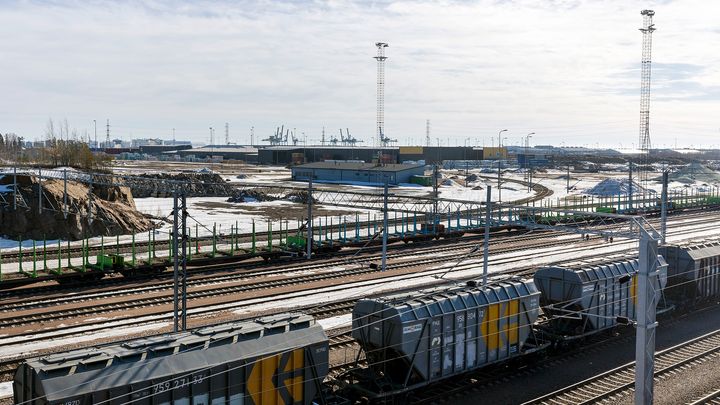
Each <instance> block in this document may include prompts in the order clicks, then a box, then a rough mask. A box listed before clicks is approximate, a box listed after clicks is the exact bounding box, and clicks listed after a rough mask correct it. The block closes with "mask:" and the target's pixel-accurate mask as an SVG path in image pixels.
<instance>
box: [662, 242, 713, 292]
mask: <svg viewBox="0 0 720 405" xmlns="http://www.w3.org/2000/svg"><path fill="white" fill-rule="evenodd" d="M660 253H661V254H662V255H663V256H664V257H665V259H666V260H667V262H668V288H667V294H666V295H667V296H668V298H669V299H671V300H672V301H673V302H674V303H675V304H676V305H683V304H693V303H695V302H697V301H704V300H709V299H713V298H717V297H718V296H720V241H718V240H713V241H709V242H687V243H682V244H677V245H667V246H662V247H660Z"/></svg>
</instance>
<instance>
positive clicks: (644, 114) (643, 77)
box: [638, 10, 655, 184]
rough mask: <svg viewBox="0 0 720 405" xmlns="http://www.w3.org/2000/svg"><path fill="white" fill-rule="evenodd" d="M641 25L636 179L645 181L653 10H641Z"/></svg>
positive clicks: (646, 175) (647, 152) (648, 134)
mask: <svg viewBox="0 0 720 405" xmlns="http://www.w3.org/2000/svg"><path fill="white" fill-rule="evenodd" d="M640 14H641V15H642V16H643V27H642V28H640V32H642V34H643V40H642V61H641V62H642V63H641V65H642V68H641V71H640V143H639V145H640V153H641V162H640V166H639V168H638V179H639V180H640V181H642V182H643V184H646V183H647V177H648V171H647V165H649V164H650V64H651V56H652V33H653V31H655V24H653V16H654V15H655V11H653V10H643V11H641V12H640Z"/></svg>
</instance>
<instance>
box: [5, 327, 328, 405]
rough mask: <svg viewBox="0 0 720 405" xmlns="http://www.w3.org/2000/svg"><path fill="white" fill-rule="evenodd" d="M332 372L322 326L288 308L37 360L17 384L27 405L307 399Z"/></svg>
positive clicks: (207, 404) (23, 368) (23, 369)
mask: <svg viewBox="0 0 720 405" xmlns="http://www.w3.org/2000/svg"><path fill="white" fill-rule="evenodd" d="M327 373H328V340H327V337H326V336H325V333H324V331H323V329H322V327H321V326H320V325H318V324H316V323H315V321H314V320H313V318H312V317H310V316H307V315H300V314H284V315H279V316H273V317H266V318H261V319H258V320H256V321H246V322H236V323H229V324H224V325H219V326H214V327H206V328H201V329H198V330H195V331H193V332H181V333H176V334H166V335H160V336H155V337H149V338H141V339H136V340H129V341H126V342H124V343H120V344H111V345H105V346H100V347H97V348H92V349H81V350H74V351H70V352H66V353H59V354H53V355H49V356H44V357H38V358H33V359H30V360H27V361H26V362H25V363H23V364H22V365H20V367H19V368H18V370H17V373H16V374H15V380H14V382H13V390H14V395H15V403H24V404H28V405H40V404H64V405H85V404H88V405H89V404H97V403H101V402H102V403H107V404H109V405H113V404H127V403H132V404H137V405H144V404H162V405H165V404H167V405H170V404H184V405H191V404H193V405H199V404H203V405H216V404H231V405H240V404H244V405H248V404H256V405H259V404H308V403H311V402H312V401H313V399H314V398H315V397H316V395H317V394H318V393H319V392H320V386H321V384H322V380H323V379H324V378H325V377H326V375H327ZM105 401H106V402H105Z"/></svg>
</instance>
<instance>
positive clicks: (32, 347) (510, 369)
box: [0, 169, 720, 404]
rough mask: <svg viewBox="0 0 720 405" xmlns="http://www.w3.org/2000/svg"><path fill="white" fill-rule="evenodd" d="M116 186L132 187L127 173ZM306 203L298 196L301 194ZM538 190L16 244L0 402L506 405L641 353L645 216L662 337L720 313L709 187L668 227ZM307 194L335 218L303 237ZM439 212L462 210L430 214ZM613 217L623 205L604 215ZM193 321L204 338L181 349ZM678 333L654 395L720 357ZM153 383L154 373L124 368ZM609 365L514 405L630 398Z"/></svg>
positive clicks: (0, 339) (402, 195) (421, 196)
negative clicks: (631, 352)
mask: <svg viewBox="0 0 720 405" xmlns="http://www.w3.org/2000/svg"><path fill="white" fill-rule="evenodd" d="M126 170H127V169H126ZM277 171H278V169H274V170H273V172H274V173H275V174H274V175H277V174H276V173H277ZM49 173H51V172H49V171H46V175H48V176H50V174H49ZM452 173H453V172H452V171H451V172H447V174H444V175H445V176H450V175H452ZM15 175H17V173H16V172H15ZM28 175H30V176H35V174H33V173H32V172H31V173H29V174H28ZM46 181H57V180H56V179H55V180H46ZM80 181H81V180H80ZM93 181H95V182H97V183H99V182H101V181H102V180H101V179H100V178H99V177H95V178H94V179H93ZM106 181H107V180H106ZM112 181H114V182H116V184H114V185H116V186H126V185H127V186H128V187H131V186H135V187H137V186H136V185H135V184H136V183H137V180H133V179H131V178H124V177H117V178H113V180H112ZM515 181H516V182H517V183H516V184H518V185H520V186H525V187H527V186H528V184H527V182H523V180H522V179H518V180H515ZM228 184H230V185H231V186H232V185H233V182H229V183H228ZM484 184H491V183H484ZM508 184H512V183H508ZM108 186H111V185H110V184H108ZM163 186H167V184H165V185H163V184H162V183H159V182H158V183H157V184H154V187H155V188H159V187H163ZM235 186H237V187H238V189H240V190H248V189H251V188H252V189H253V190H255V191H254V192H255V193H257V194H254V195H256V196H258V195H260V194H259V193H260V192H264V193H266V194H271V193H276V194H277V195H282V194H283V193H287V192H286V191H278V189H277V185H274V186H272V187H275V188H276V189H271V188H270V186H269V185H268V184H266V183H264V182H263V181H257V182H256V183H255V184H254V186H250V185H249V184H248V183H245V182H243V183H237V182H236V184H235ZM291 187H294V188H295V189H294V190H295V191H293V193H294V195H298V193H297V190H300V189H302V185H301V184H298V185H294V186H291ZM306 187H307V186H306ZM452 187H456V186H452ZM464 187H469V186H468V185H465V186H464ZM487 188H491V187H490V186H488V187H487ZM528 190H529V191H527V194H526V195H522V194H518V195H516V196H514V197H515V200H514V201H512V202H510V203H506V205H503V204H493V205H488V204H482V203H481V202H478V201H472V200H466V201H463V200H462V199H450V198H445V199H443V198H442V197H441V196H439V197H435V198H433V197H432V195H431V196H430V197H428V196H427V194H425V193H423V192H420V193H418V192H417V191H415V190H414V189H406V190H400V189H398V190H393V192H392V193H388V192H385V193H384V194H383V191H382V189H381V190H380V191H377V190H372V189H368V190H367V191H366V190H363V189H360V190H357V189H354V190H352V189H351V190H348V189H344V188H342V187H334V186H328V185H321V186H318V187H312V188H310V187H307V190H306V192H307V193H308V196H309V197H308V198H305V199H304V200H298V201H295V202H287V203H283V204H287V205H284V209H283V213H284V216H275V215H274V214H272V213H271V212H272V211H270V212H266V213H264V214H260V215H258V212H262V211H258V209H260V210H262V209H263V205H266V206H269V207H270V208H271V209H272V206H273V204H277V203H275V202H272V201H271V202H269V203H262V202H255V201H252V200H251V201H250V202H244V203H240V210H239V211H236V214H235V215H233V214H231V213H227V214H223V215H222V217H221V218H219V222H213V223H212V224H211V223H209V222H208V221H207V220H206V219H205V218H212V213H213V212H214V211H217V210H218V207H221V208H220V210H221V211H223V210H230V209H229V208H228V207H227V206H224V205H222V204H224V203H222V202H221V201H220V199H218V198H216V197H207V199H209V200H212V199H213V198H214V199H215V200H216V201H217V202H216V203H214V204H210V205H207V204H202V203H201V204H196V205H194V206H190V207H189V209H188V210H187V211H188V213H187V214H186V216H187V217H196V218H199V220H198V221H197V222H196V224H195V225H194V226H188V225H186V228H187V229H186V232H184V234H183V233H182V231H180V230H178V228H177V227H173V226H172V225H173V224H174V222H173V219H172V217H173V212H174V209H173V207H172V206H171V211H170V213H167V212H164V210H165V208H162V207H167V206H168V204H167V203H166V202H162V201H160V200H159V199H155V200H152V199H151V200H149V201H148V202H150V201H155V203H156V206H155V207H153V208H151V210H155V211H160V214H158V215H154V217H155V218H156V219H155V220H156V221H157V222H156V224H157V225H156V227H155V230H154V231H150V232H142V233H137V234H132V235H129V236H128V235H118V236H117V237H115V238H112V237H108V238H99V239H98V238H97V237H95V238H88V239H84V240H80V241H73V242H65V241H63V242H58V241H51V242H50V243H48V242H47V241H43V242H42V245H41V246H39V245H40V244H39V243H38V242H37V241H36V242H33V243H34V244H35V249H34V250H33V249H32V248H29V247H28V246H29V245H28V242H18V245H17V247H11V246H12V244H11V243H7V242H6V246H7V247H8V248H7V249H4V250H3V251H2V258H1V259H0V262H1V263H0V266H2V269H3V272H2V275H3V278H2V281H0V287H2V289H1V290H0V302H1V303H2V310H1V311H0V357H1V358H2V362H1V363H0V370H2V372H3V375H2V377H1V378H2V380H3V381H6V382H5V383H3V387H4V388H2V389H0V392H5V393H7V394H6V395H13V396H14V400H15V402H17V403H25V402H27V401H33V398H44V399H42V401H47V402H41V403H68V402H72V401H80V402H79V403H97V402H102V401H104V400H110V399H112V398H115V397H117V398H133V399H132V400H133V401H142V402H144V401H152V402H147V403H156V401H160V402H163V401H167V400H170V399H172V401H178V399H173V398H180V397H178V395H180V396H181V397H182V396H190V397H192V398H193V400H192V402H193V403H216V402H217V401H222V402H223V403H225V402H229V403H235V401H240V399H239V398H245V400H246V401H248V400H249V401H252V403H256V404H260V403H263V404H264V403H311V402H315V403H327V404H353V403H364V402H371V403H442V402H445V401H448V400H449V399H450V398H451V399H452V401H460V402H462V401H467V403H475V402H474V401H475V400H474V399H473V398H476V395H478V392H482V393H483V395H485V396H486V397H488V398H491V397H493V396H495V395H499V397H498V398H501V397H502V395H503V394H502V390H501V389H500V388H498V391H497V394H494V393H493V389H494V388H493V387H496V386H497V387H503V386H504V385H507V384H510V383H512V382H513V381H517V380H518V379H523V378H528V377H527V376H532V375H534V373H537V372H538V371H534V370H543V373H546V374H553V373H554V372H555V371H554V370H555V368H556V367H555V366H553V364H564V363H566V362H572V361H578V360H577V358H578V357H581V356H584V355H589V354H586V352H587V353H598V355H600V356H602V353H604V352H605V351H608V350H609V351H611V352H612V351H613V349H610V348H611V347H613V346H621V345H627V344H628V343H632V337H633V333H632V332H633V327H632V323H633V320H634V319H636V318H637V313H636V311H637V309H636V306H637V305H638V301H637V299H638V298H637V294H638V293H637V291H638V290H639V287H638V279H637V274H638V273H637V272H638V271H639V266H640V264H639V262H638V243H637V240H636V239H633V238H632V237H628V236H627V235H628V233H627V232H625V231H624V229H625V228H628V229H632V227H633V225H632V222H631V220H630V218H644V219H643V221H644V222H642V223H641V224H643V226H646V227H648V228H649V229H661V228H662V229H664V230H665V235H664V237H665V243H664V244H663V245H661V247H660V249H659V252H660V254H662V256H661V257H663V258H664V259H663V261H662V262H660V264H661V265H663V266H665V267H664V270H663V272H662V274H661V275H660V276H659V277H658V278H656V279H655V281H654V283H655V284H654V286H655V287H654V288H655V289H656V290H657V291H662V293H661V294H660V295H659V298H660V299H659V300H658V307H657V311H658V314H659V316H660V329H659V330H660V331H661V332H660V333H661V334H662V333H665V332H664V331H665V330H667V329H665V327H666V326H665V324H666V323H667V324H668V325H670V326H668V327H669V328H672V326H671V325H678V324H681V323H682V322H688V321H687V320H685V318H686V317H687V318H691V317H692V316H703V314H707V313H708V312H711V311H712V306H713V303H714V300H715V299H716V297H717V295H718V294H720V288H718V285H720V284H718V282H719V279H720V275H718V274H720V273H717V268H716V266H717V264H716V263H718V262H717V260H718V257H720V234H718V233H717V232H716V230H715V229H714V228H713V227H708V226H707V225H708V223H717V222H720V206H716V205H715V204H714V199H713V198H714V194H712V191H710V192H708V193H704V194H703V193H700V192H698V193H696V194H694V195H693V194H688V195H685V194H683V195H682V196H680V195H677V196H674V198H672V201H673V202H674V205H673V206H672V207H668V208H670V209H668V210H666V211H667V212H668V213H669V214H668V215H667V219H665V216H663V215H661V214H662V212H661V210H660V209H659V207H660V206H659V204H658V202H657V199H656V197H650V196H649V195H648V196H645V197H643V196H639V197H636V198H635V200H634V201H632V202H630V201H624V200H622V199H619V200H618V199H615V198H611V199H607V200H602V199H598V200H597V201H595V200H593V201H587V199H585V200H582V201H577V200H576V199H574V200H569V199H567V197H565V198H563V200H564V201H563V202H562V203H561V204H557V201H556V203H555V205H553V201H552V198H553V191H552V190H553V186H552V185H551V184H550V183H547V185H545V186H542V185H541V186H536V187H528ZM244 192H245V193H247V191H244ZM343 194H347V195H343ZM437 194H438V195H440V193H437ZM681 197H682V198H681ZM175 198H177V197H175ZM311 199H312V201H313V204H312V205H314V206H316V207H314V208H315V209H318V210H319V212H321V214H320V215H318V217H317V218H315V219H314V220H313V221H307V218H308V217H313V216H314V214H313V213H312V212H311V211H310V212H308V211H307V210H306V208H308V207H307V206H308V205H310V204H308V201H309V200H311ZM172 200H173V199H172V198H170V201H172ZM137 201H138V202H140V201H142V199H137ZM569 201H573V202H569ZM436 203H437V204H439V205H441V207H452V208H440V209H438V210H437V211H435V212H433V211H432V209H433V208H429V207H432V205H433V204H436ZM138 204H140V205H141V206H142V204H147V203H146V202H140V203H138ZM219 204H220V205H219ZM230 204H232V203H230ZM253 205H254V207H253ZM292 205H297V206H299V208H298V207H292V208H291V206H292ZM146 206H147V205H146ZM608 206H611V207H620V209H619V210H618V209H617V208H613V210H612V211H613V212H612V213H603V212H601V211H602V210H600V209H598V208H597V207H608ZM247 207H252V208H253V210H252V211H247ZM384 207H387V208H384ZM631 207H634V208H633V211H630V209H631ZM55 209H57V210H58V211H62V209H63V207H62V206H60V207H55ZM309 209H311V210H312V209H313V208H309ZM203 210H204V211H203ZM333 210H336V211H333ZM178 212H179V213H181V211H179V210H178ZM230 212H232V211H230ZM246 212H252V214H250V215H248V214H247V213H246ZM615 212H623V213H624V215H619V214H615ZM243 213H244V214H243ZM293 213H294V214H293ZM328 213H332V214H330V215H328ZM628 213H629V214H630V215H628ZM638 213H642V214H643V217H640V216H637V214H638ZM208 214H209V215H208ZM181 215H182V213H181ZM307 215H309V216H307ZM632 215H636V216H634V217H633V216H632ZM247 216H249V217H250V219H251V221H247ZM163 217H164V218H163ZM168 218H170V219H169V220H168ZM200 218H202V219H200ZM100 220H102V219H100ZM175 220H177V219H175ZM223 221H225V222H223ZM168 223H169V225H167V224H168ZM223 228H224V229H223ZM196 229H200V230H202V231H198V230H196ZM384 229H388V232H383V230H384ZM486 232H487V233H486ZM174 235H177V238H174ZM306 236H310V237H311V238H312V239H311V240H312V241H313V242H312V243H311V244H310V245H311V246H310V250H308V243H307V241H308V240H309V239H307V237H306ZM486 236H487V261H485V260H484V258H483V255H482V249H483V244H484V243H485V240H486ZM183 242H184V243H185V245H186V246H185V248H182V244H183ZM309 252H311V253H310V254H311V255H312V256H309V254H308V253H309ZM176 260H177V262H176ZM174 263H178V265H177V267H175V264H174ZM182 264H184V266H183V265H182ZM31 268H32V269H33V270H30V269H31ZM484 268H487V273H485V275H484ZM177 272H180V275H181V276H182V277H181V278H180V281H178V278H177V275H178V274H177ZM484 277H487V281H484ZM573 277H576V279H575V280H576V281H572V280H573ZM179 282H180V283H181V284H178V283H179ZM572 286H575V287H572ZM178 288H180V293H178ZM183 291H184V293H183ZM471 297H472V298H471ZM178 308H179V309H178ZM410 314H412V316H411V317H409V318H408V316H409V315H410ZM693 314H698V315H693ZM431 321H432V322H431ZM628 324H630V326H628ZM179 325H181V326H180V327H179V329H187V330H188V332H182V331H178V332H175V331H174V330H175V329H177V328H178V326H179ZM394 331H398V332H394ZM683 336H685V337H686V338H687V339H688V342H681V343H677V342H676V340H677V339H675V340H673V339H671V338H668V341H669V342H676V344H675V347H669V348H667V349H662V351H659V352H658V357H657V359H656V360H657V366H659V367H660V368H659V369H656V378H659V379H660V381H662V380H663V378H664V377H663V376H664V375H667V374H668V373H670V374H672V373H674V372H675V371H674V370H676V369H686V368H688V367H691V366H692V365H696V366H697V365H698V364H702V363H704V362H705V361H706V360H705V359H712V358H713V356H714V355H715V352H716V350H717V347H718V346H717V345H715V344H714V343H712V342H714V341H713V340H712V339H715V338H716V332H711V331H708V333H707V336H701V337H697V338H695V337H693V336H687V334H685V335H683ZM706 342H709V343H706ZM663 344H665V341H664V340H663ZM436 345H437V346H436ZM695 347H698V349H697V350H694V348H695ZM678 351H679V353H680V354H675V353H676V352H678ZM223 353H224V354H223ZM230 353H250V354H242V355H241V356H240V357H237V356H238V355H237V354H232V355H231V354H230ZM580 353H582V354H580ZM233 356H236V357H235V360H232V358H233ZM624 358H626V357H623V356H620V355H619V356H618V360H617V361H621V360H622V359H624ZM212 359H217V360H212ZM220 359H223V360H220ZM150 364H155V366H153V367H151V368H148V367H146V366H145V365H150ZM688 365H690V366H688ZM117 367H122V368H120V369H118V368H117ZM138 367H140V368H139V369H138V370H147V371H143V373H144V374H143V373H130V370H134V369H136V368H138ZM218 367H220V368H218ZM256 368H257V369H256ZM560 368H562V366H560ZM609 368H613V369H612V370H608V369H609ZM165 369H167V371H162V370H165ZM608 369H602V368H598V369H597V370H596V375H592V376H588V372H583V373H578V374H577V375H578V376H587V379H586V380H582V381H580V380H577V381H576V380H573V379H572V378H567V380H566V385H562V386H558V384H557V382H556V383H554V384H547V385H545V386H544V387H535V388H532V389H528V390H526V391H525V394H524V395H515V396H514V397H513V399H512V400H509V402H507V403H520V402H526V401H530V403H594V402H596V401H599V400H601V399H603V400H605V401H606V402H607V401H610V402H612V401H622V400H623V398H627V397H628V395H629V394H628V393H630V395H631V393H632V388H633V384H634V369H633V368H632V365H621V364H618V366H617V368H615V367H609V366H608ZM121 370H124V371H121ZM150 370H158V371H152V372H151V371H150ZM170 370H173V371H170ZM223 370H227V371H223ZM557 372H558V373H562V371H559V370H558V371H557ZM277 373H281V374H277ZM282 373H284V374H282ZM113 375H119V376H122V378H119V377H118V378H110V377H109V376H113ZM232 375H234V377H231V376H232ZM131 376H132V377H131ZM229 378H235V379H239V380H238V381H240V383H239V384H237V385H233V384H231V383H230V382H229V381H230V380H229ZM93 381H105V382H104V383H103V385H98V383H95V382H93ZM607 381H612V383H608V382H607ZM11 385H12V388H11ZM529 386H531V385H529ZM64 387H83V388H81V389H66V388H64ZM548 387H557V389H556V390H551V389H549V388H548ZM598 387H602V388H598ZM551 391H553V392H551ZM180 392H182V393H180ZM703 394H704V395H712V392H708V393H703ZM161 398H165V399H164V400H163V399H161ZM698 398H699V395H698ZM126 400H127V399H126ZM7 401H8V402H10V399H9V398H8V399H7ZM121 401H124V400H121ZM497 401H500V402H497V403H502V400H499V399H498V400H497ZM237 403H241V402H237ZM493 403H495V402H493Z"/></svg>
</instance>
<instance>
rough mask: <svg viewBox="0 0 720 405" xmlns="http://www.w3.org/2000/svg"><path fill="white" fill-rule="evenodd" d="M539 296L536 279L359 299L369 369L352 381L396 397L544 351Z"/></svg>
mask: <svg viewBox="0 0 720 405" xmlns="http://www.w3.org/2000/svg"><path fill="white" fill-rule="evenodd" d="M539 295H540V294H539V292H538V291H537V289H536V288H535V285H534V284H533V282H532V281H522V280H510V281H505V282H499V283H494V284H492V285H489V286H487V287H484V288H483V287H479V286H477V285H475V283H470V284H468V285H465V286H459V287H450V288H448V287H442V288H436V289H431V290H424V291H419V292H417V293H416V294H412V295H409V296H408V295H396V296H388V297H383V298H374V299H361V300H359V301H358V302H357V304H356V305H355V307H354V309H353V329H352V336H353V338H355V340H356V341H357V343H358V344H359V345H360V347H361V349H362V351H363V352H364V354H365V357H366V358H367V360H368V364H369V366H368V368H367V369H361V370H357V371H358V372H357V373H355V374H354V375H352V376H351V377H352V378H353V379H354V381H355V383H354V384H353V387H354V389H355V390H357V391H360V392H361V393H362V394H363V395H364V396H366V397H368V398H372V399H378V398H382V397H386V396H394V395H398V394H400V393H403V392H408V391H410V390H412V389H414V388H416V387H418V386H422V385H426V384H429V383H432V382H436V381H439V380H442V379H445V378H448V377H450V376H454V375H458V374H462V373H466V372H468V371H470V370H474V369H478V368H481V367H484V366H486V365H488V364H491V363H497V362H501V361H505V360H508V359H510V358H513V357H517V356H520V355H522V354H526V353H528V352H531V351H533V350H537V349H538V346H537V345H536V344H534V341H533V339H532V337H531V335H532V325H533V323H534V322H535V321H536V320H537V318H538V316H539V314H540V308H539V298H540V297H539Z"/></svg>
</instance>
